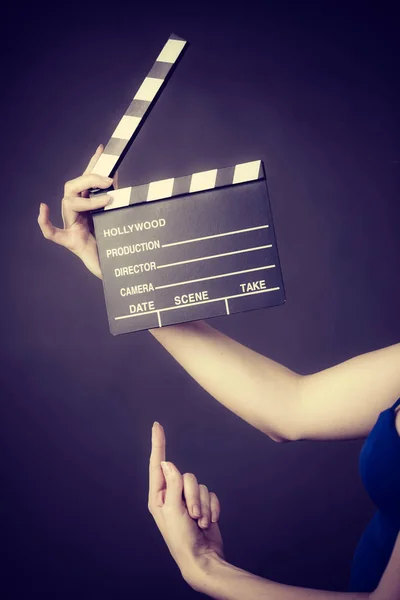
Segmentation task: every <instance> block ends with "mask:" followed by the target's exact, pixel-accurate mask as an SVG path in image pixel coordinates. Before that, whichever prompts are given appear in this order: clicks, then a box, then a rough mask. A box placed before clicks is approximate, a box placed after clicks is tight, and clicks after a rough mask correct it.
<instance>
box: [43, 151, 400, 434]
mask: <svg viewBox="0 0 400 600" xmlns="http://www.w3.org/2000/svg"><path fill="white" fill-rule="evenodd" d="M102 152H103V147H102V146H99V148H98V149H97V150H96V152H95V154H94V155H93V157H92V158H91V160H90V162H89V164H88V166H87V168H86V169H85V171H84V173H83V175H81V176H80V177H78V178H76V179H74V180H72V181H68V182H67V183H66V184H65V187H64V198H63V200H62V216H63V224H64V227H63V228H62V229H61V228H58V227H55V226H54V225H53V224H52V223H51V221H50V216H49V207H48V206H47V205H46V204H42V205H41V207H40V213H39V217H38V221H39V225H40V228H41V230H42V232H43V235H44V236H45V237H46V238H47V239H49V240H52V241H53V242H55V243H57V244H60V245H62V246H64V247H66V248H68V249H69V250H70V251H71V252H73V253H74V254H76V255H77V256H78V257H79V258H80V259H81V260H82V261H83V263H84V264H85V266H86V267H87V268H88V269H89V270H90V271H91V272H92V273H93V274H94V275H96V276H97V277H99V278H101V276H102V275H101V269H100V264H99V258H98V253H97V245H96V240H95V238H94V236H93V234H92V233H91V231H90V226H89V216H88V213H87V211H88V210H89V209H93V208H101V207H104V206H106V204H107V203H108V201H109V197H108V196H107V195H106V194H105V195H103V196H98V197H96V198H88V188H89V187H99V188H102V189H105V188H108V187H109V185H110V180H107V179H104V178H102V177H100V176H99V175H94V174H91V171H92V169H93V167H94V165H95V164H96V162H97V160H98V159H99V157H100V155H101V153H102ZM114 186H115V187H117V181H116V177H115V178H114ZM151 333H152V335H153V336H154V337H155V338H156V339H157V340H158V341H159V342H160V343H161V344H162V345H163V346H164V348H165V349H166V350H167V351H168V352H169V353H170V354H171V355H172V356H173V357H174V358H175V360H176V361H177V362H178V363H179V364H180V365H181V366H182V367H183V368H184V369H185V370H186V371H187V372H188V373H189V374H190V375H191V376H192V377H193V379H195V380H196V381H197V382H198V384H199V385H201V386H202V387H203V388H204V389H205V390H206V391H207V392H208V393H209V394H211V396H213V397H214V398H215V399H216V400H218V402H220V403H221V404H223V405H224V406H226V407H227V408H228V409H229V410H231V411H233V412H234V413H235V414H237V415H238V416H239V417H241V418H242V419H244V420H245V421H247V422H248V423H250V424H251V425H253V426H254V427H256V428H257V429H260V430H261V431H263V432H264V433H266V434H267V435H269V436H270V437H271V438H272V439H274V440H276V441H285V440H296V439H305V438H307V439H339V438H355V437H363V436H365V435H367V434H368V432H369V431H370V429H371V427H372V426H373V424H374V422H375V420H376V418H377V416H378V414H379V412H381V411H382V410H384V409H385V408H387V407H389V406H390V405H391V404H393V403H394V401H395V400H396V398H397V397H398V396H400V344H396V345H394V346H391V347H389V348H384V349H382V350H377V351H376V352H371V353H369V354H365V355H363V356H360V357H357V358H354V359H352V360H350V361H347V362H345V363H343V364H341V365H338V366H336V367H333V368H331V369H326V370H325V371H322V372H320V373H316V374H314V375H309V376H306V377H304V376H301V375H299V374H297V373H295V372H293V371H291V370H290V369H287V368H286V367H284V366H282V365H280V364H278V363H276V362H274V361H273V360H271V359H269V358H267V357H265V356H262V355H260V354H258V353H257V352H254V351H253V350H250V349H249V348H246V347H245V346H243V345H242V344H239V343H238V342H236V341H234V340H232V339H230V338H229V337H227V336H225V335H223V334H222V333H220V332H218V331H216V330H215V329H213V328H212V327H210V326H209V325H207V324H206V323H203V322H195V323H186V324H183V325H175V326H171V327H165V328H161V329H153V330H151Z"/></svg>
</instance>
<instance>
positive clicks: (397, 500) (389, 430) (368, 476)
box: [349, 399, 400, 592]
mask: <svg viewBox="0 0 400 600" xmlns="http://www.w3.org/2000/svg"><path fill="white" fill-rule="evenodd" d="M399 404H400V399H399V400H398V401H397V402H396V403H395V404H394V405H393V406H392V407H391V408H388V409H387V410H384V411H383V412H381V413H380V415H379V417H378V420H377V422H376V423H375V425H374V427H373V429H372V431H371V433H370V434H369V436H368V437H367V439H366V440H365V443H364V445H363V447H362V450H361V454H360V475H361V479H362V482H363V484H364V487H365V489H366V490H367V493H368V495H369V496H370V498H371V500H372V502H373V503H374V504H375V506H376V508H377V511H376V513H375V515H374V516H373V518H372V520H371V521H370V523H369V525H368V526H367V529H366V530H365V532H364V534H363V535H362V537H361V539H360V542H359V544H358V546H357V549H356V552H355V555H354V559H353V565H352V571H351V580H350V588H349V591H352V592H373V591H374V590H375V589H376V587H377V586H378V584H379V581H380V579H381V577H382V575H383V573H384V571H385V569H386V566H387V564H388V562H389V559H390V556H391V554H392V552H393V547H394V544H395V542H396V538H397V535H398V533H399V531H400V436H399V434H398V432H397V430H396V426H395V417H396V413H395V408H396V407H397V406H399Z"/></svg>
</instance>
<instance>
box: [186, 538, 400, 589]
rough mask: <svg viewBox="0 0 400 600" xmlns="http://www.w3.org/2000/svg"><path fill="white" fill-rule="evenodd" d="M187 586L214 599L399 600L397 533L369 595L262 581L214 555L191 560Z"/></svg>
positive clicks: (399, 560)
mask: <svg viewBox="0 0 400 600" xmlns="http://www.w3.org/2000/svg"><path fill="white" fill-rule="evenodd" d="M185 579H186V581H187V583H188V584H189V585H190V586H191V587H192V588H193V589H194V590H195V591H197V592H202V593H203V594H206V595H207V596H210V597H211V598H215V599H216V600H242V599H246V600H253V599H254V600H256V599H257V600H362V599H365V600H398V598H400V534H399V535H398V536H397V541H396V543H395V546H394V549H393V552H392V555H391V557H390V560H389V563H388V565H387V567H386V569H385V571H384V573H383V575H382V577H381V580H380V582H379V584H378V586H377V588H376V589H375V590H374V591H373V592H371V593H361V592H360V593H357V592H327V591H323V590H315V589H309V588H300V587H294V586H290V585H285V584H281V583H276V582H275V581H270V580H269V579H263V578H262V577H258V576H256V575H253V574H252V573H249V572H247V571H243V570H242V569H239V568H237V567H234V566H233V565H231V564H229V563H228V562H226V561H225V560H224V559H223V558H222V557H221V556H218V555H217V554H216V553H210V554H208V555H207V554H204V555H203V556H202V557H199V558H196V559H195V560H194V561H192V564H191V566H190V567H189V568H188V570H187V573H186V572H185Z"/></svg>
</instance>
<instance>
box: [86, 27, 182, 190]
mask: <svg viewBox="0 0 400 600" xmlns="http://www.w3.org/2000/svg"><path fill="white" fill-rule="evenodd" d="M186 47H187V41H186V40H183V39H182V38H180V37H178V36H177V35H175V34H171V35H170V37H169V38H168V41H167V43H166V44H165V46H164V47H163V49H162V50H161V52H160V54H159V55H158V57H157V59H156V61H155V63H154V64H153V66H152V68H151V69H150V71H149V73H148V75H147V77H146V78H145V79H144V81H143V83H142V85H141V86H140V88H139V89H138V91H137V92H136V94H135V96H134V98H133V100H132V102H131V103H130V105H129V107H128V109H127V110H126V112H125V114H124V116H123V117H122V119H121V120H120V122H119V123H118V125H117V127H116V129H115V131H114V132H113V134H112V136H111V138H110V140H109V142H108V144H107V145H106V147H105V148H104V151H103V153H102V154H101V156H100V158H99V160H98V161H97V164H96V166H95V167H94V169H93V171H92V172H93V173H96V174H97V175H101V176H103V177H112V176H113V175H114V174H115V172H116V171H117V169H118V167H119V165H120V164H121V162H122V160H123V159H124V157H125V154H126V153H127V151H128V150H129V148H130V146H131V144H132V142H133V140H134V139H135V137H136V136H137V134H138V133H139V131H140V129H141V127H142V125H143V123H144V122H145V120H146V118H147V117H148V116H149V114H150V111H151V109H152V108H153V106H154V105H155V103H156V101H157V99H158V98H159V96H160V94H161V92H162V90H163V89H164V87H165V85H166V83H167V81H168V79H169V77H170V76H171V75H172V72H173V70H174V68H175V67H176V65H177V64H178V62H179V59H180V58H181V57H182V55H183V52H184V50H185V48H186ZM93 192H98V190H93ZM93 192H92V194H93ZM103 193H104V191H103Z"/></svg>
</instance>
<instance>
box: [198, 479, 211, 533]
mask: <svg viewBox="0 0 400 600" xmlns="http://www.w3.org/2000/svg"><path fill="white" fill-rule="evenodd" d="M199 490H200V504H201V519H199V527H202V528H204V529H206V528H207V527H208V526H209V524H210V519H211V514H210V495H209V493H208V488H207V486H205V485H204V484H203V483H202V484H200V485H199Z"/></svg>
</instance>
